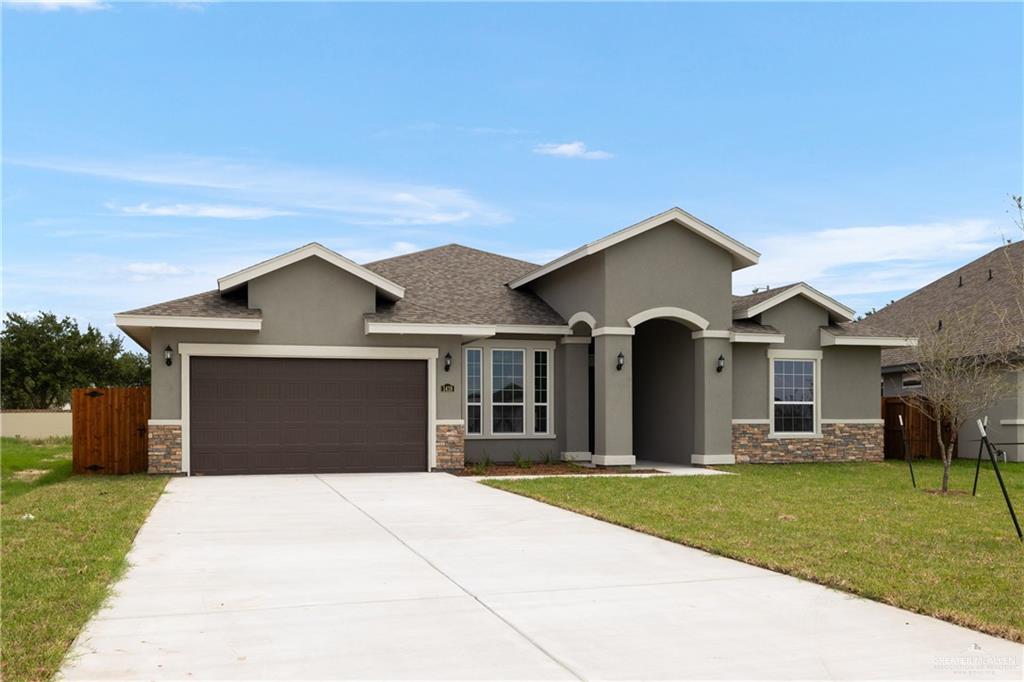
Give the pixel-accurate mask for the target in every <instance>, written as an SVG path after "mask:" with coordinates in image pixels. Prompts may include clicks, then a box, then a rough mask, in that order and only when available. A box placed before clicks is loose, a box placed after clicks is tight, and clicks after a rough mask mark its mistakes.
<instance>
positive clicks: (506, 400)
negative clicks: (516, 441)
mask: <svg viewBox="0 0 1024 682" xmlns="http://www.w3.org/2000/svg"><path fill="white" fill-rule="evenodd" d="M524 355H525V351H523V350H499V349H494V350H492V351H491V433H510V434H523V433H525V431H526V429H525V427H524V417H525V410H526V395H525V391H524V385H523V365H524V358H523V356H524Z"/></svg>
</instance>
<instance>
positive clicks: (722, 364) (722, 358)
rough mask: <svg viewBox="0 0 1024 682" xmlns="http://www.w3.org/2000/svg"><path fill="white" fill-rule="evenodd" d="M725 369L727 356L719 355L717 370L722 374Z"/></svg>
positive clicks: (716, 364)
mask: <svg viewBox="0 0 1024 682" xmlns="http://www.w3.org/2000/svg"><path fill="white" fill-rule="evenodd" d="M723 369H725V356H724V355H719V356H718V362H716V363H715V371H716V372H718V373H719V374H721V373H722V370H723Z"/></svg>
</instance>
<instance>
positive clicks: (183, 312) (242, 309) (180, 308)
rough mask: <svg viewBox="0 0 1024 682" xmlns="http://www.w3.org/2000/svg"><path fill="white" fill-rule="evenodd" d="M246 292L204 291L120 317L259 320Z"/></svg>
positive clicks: (127, 312) (125, 313)
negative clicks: (223, 293)
mask: <svg viewBox="0 0 1024 682" xmlns="http://www.w3.org/2000/svg"><path fill="white" fill-rule="evenodd" d="M244 293H245V292H232V293H230V294H227V295H222V294H221V293H220V291H218V290H217V289H214V290H213V291H204V292H203V293H201V294H193V295H192V296H185V297H183V298H176V299H174V300H173V301H164V302H163V303H154V304H153V305H148V306H145V307H144V308H136V309H135V310H126V311H124V312H123V313H118V314H119V315H166V316H172V317H179V316H180V317H224V318H240V317H241V318H247V319H259V318H260V317H261V314H260V311H259V309H258V308H249V307H247V306H246V301H245V297H244Z"/></svg>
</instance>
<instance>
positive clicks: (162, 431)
mask: <svg viewBox="0 0 1024 682" xmlns="http://www.w3.org/2000/svg"><path fill="white" fill-rule="evenodd" d="M149 473H151V474H178V473H181V425H180V424H173V425H172V424H150V425H149Z"/></svg>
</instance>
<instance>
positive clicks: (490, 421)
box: [487, 348, 532, 438]
mask: <svg viewBox="0 0 1024 682" xmlns="http://www.w3.org/2000/svg"><path fill="white" fill-rule="evenodd" d="M502 351H509V352H512V353H519V354H520V355H521V356H522V358H523V402H522V403H496V402H494V354H495V353H498V352H502ZM487 360H488V362H487V366H488V367H489V368H490V372H488V376H487V388H488V391H487V397H488V401H487V403H488V405H487V433H488V435H492V436H495V437H498V436H500V437H502V438H512V437H514V436H525V435H526V434H528V433H529V430H528V429H529V427H530V425H529V423H528V421H532V420H529V419H528V415H527V409H526V408H527V405H529V404H530V401H529V400H527V398H528V396H527V394H526V387H527V386H528V385H529V383H528V379H527V368H526V349H525V348H491V349H490V351H489V352H488V353H487ZM516 405H522V407H523V430H522V431H508V432H505V431H503V432H501V433H495V431H494V408H495V407H503V406H512V407H515V406H516Z"/></svg>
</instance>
